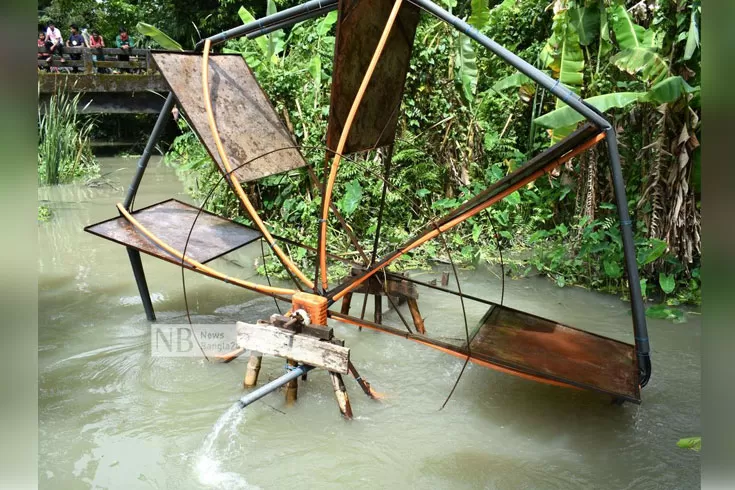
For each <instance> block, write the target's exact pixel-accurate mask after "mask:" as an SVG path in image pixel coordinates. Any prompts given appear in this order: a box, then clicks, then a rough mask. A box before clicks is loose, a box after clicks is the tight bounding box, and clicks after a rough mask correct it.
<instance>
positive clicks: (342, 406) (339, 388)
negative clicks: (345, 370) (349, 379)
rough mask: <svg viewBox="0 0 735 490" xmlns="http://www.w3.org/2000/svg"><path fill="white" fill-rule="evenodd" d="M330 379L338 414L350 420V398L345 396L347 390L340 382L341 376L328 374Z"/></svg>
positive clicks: (342, 382)
mask: <svg viewBox="0 0 735 490" xmlns="http://www.w3.org/2000/svg"><path fill="white" fill-rule="evenodd" d="M329 376H330V377H331V378H332V387H333V388H334V396H335V397H336V398H337V405H338V406H339V412H340V413H341V414H342V416H343V417H344V418H346V419H352V405H350V397H349V396H348V395H347V388H345V383H344V381H342V375H341V374H339V373H333V372H332V371H330V372H329Z"/></svg>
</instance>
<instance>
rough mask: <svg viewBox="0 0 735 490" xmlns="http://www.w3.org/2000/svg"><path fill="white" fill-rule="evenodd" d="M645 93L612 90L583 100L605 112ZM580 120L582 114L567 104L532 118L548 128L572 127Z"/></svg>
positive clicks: (620, 106) (626, 103)
mask: <svg viewBox="0 0 735 490" xmlns="http://www.w3.org/2000/svg"><path fill="white" fill-rule="evenodd" d="M645 94H646V93H645V92H614V93H610V94H604V95H597V96H595V97H590V98H588V99H585V102H588V103H589V104H591V105H593V106H594V107H595V108H597V109H599V110H600V111H602V112H605V111H608V110H610V109H612V108H618V109H622V108H623V107H626V106H628V105H630V104H632V103H634V102H637V101H638V100H639V99H640V98H641V97H643V96H644V95H645ZM580 121H584V116H582V115H581V114H579V113H578V112H577V111H575V110H574V109H572V108H571V107H569V106H564V107H561V108H559V109H556V110H553V111H551V112H549V113H546V114H544V115H543V116H540V117H537V118H536V119H534V122H535V123H536V124H538V125H540V126H543V127H545V128H549V129H559V128H568V127H571V128H572V129H574V125H575V124H577V123H578V122H580Z"/></svg>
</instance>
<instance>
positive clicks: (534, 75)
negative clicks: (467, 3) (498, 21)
mask: <svg viewBox="0 0 735 490" xmlns="http://www.w3.org/2000/svg"><path fill="white" fill-rule="evenodd" d="M408 1H409V2H410V3H412V4H414V5H416V6H417V7H419V8H422V9H424V10H425V11H427V12H428V13H430V14H431V15H433V16H435V17H437V18H438V19H440V20H443V21H444V22H446V23H447V24H449V25H451V26H453V27H454V28H455V29H457V30H458V31H459V32H461V33H462V34H464V35H466V36H467V37H469V38H471V39H474V40H475V41H477V42H478V43H480V44H481V45H482V46H484V47H485V48H487V49H489V50H490V51H492V52H493V53H495V54H496V55H498V56H499V57H500V58H501V59H503V60H504V61H505V62H507V63H508V64H510V65H511V66H513V67H514V68H516V69H517V70H518V71H520V72H521V73H523V74H524V75H526V76H527V77H529V78H530V79H532V80H533V81H535V82H536V83H538V84H539V85H541V86H542V87H544V88H546V89H547V90H548V91H549V92H551V93H552V94H554V95H555V96H557V97H559V98H560V99H561V100H563V101H564V102H566V103H567V104H568V105H569V106H571V107H572V109H574V110H575V111H577V112H578V113H580V114H581V115H582V116H584V117H585V118H586V119H587V120H589V121H590V122H592V123H594V124H595V125H597V126H599V127H600V128H601V129H607V128H610V127H611V125H610V122H609V121H608V120H607V119H605V117H603V116H602V114H601V113H600V112H599V111H597V109H595V108H594V107H592V106H590V105H589V104H587V103H585V102H584V101H583V100H582V99H581V98H580V97H579V95H577V94H576V93H574V92H573V91H572V90H571V89H570V88H569V87H567V86H565V85H564V84H562V83H561V82H560V81H559V80H554V79H553V78H551V77H550V76H549V75H547V74H546V73H544V72H542V71H541V70H539V69H538V68H536V67H535V66H533V65H532V64H530V63H528V62H527V61H526V60H524V59H523V58H520V57H519V56H517V55H516V54H514V53H512V52H510V51H508V50H507V49H506V48H504V47H503V46H501V45H500V44H498V43H496V42H495V41H493V40H492V39H490V38H489V37H487V36H486V35H484V34H482V33H481V32H480V31H478V30H477V29H475V28H474V27H472V26H471V25H469V24H468V23H466V22H465V21H463V20H462V19H460V18H459V17H456V16H454V15H452V14H450V13H449V12H447V11H446V10H444V9H443V8H441V7H440V6H438V5H437V4H435V3H434V2H432V1H431V0H408Z"/></svg>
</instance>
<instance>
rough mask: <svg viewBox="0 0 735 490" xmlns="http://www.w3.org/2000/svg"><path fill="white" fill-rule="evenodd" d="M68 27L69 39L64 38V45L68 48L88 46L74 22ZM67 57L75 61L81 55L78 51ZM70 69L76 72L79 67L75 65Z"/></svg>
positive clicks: (79, 58)
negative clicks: (69, 29) (69, 28)
mask: <svg viewBox="0 0 735 490" xmlns="http://www.w3.org/2000/svg"><path fill="white" fill-rule="evenodd" d="M70 27H71V34H70V35H69V39H67V40H66V45H67V46H68V47H70V48H88V47H89V46H87V40H86V39H84V36H82V35H81V33H80V32H79V27H77V25H76V24H72V25H71V26H70ZM69 57H70V58H71V59H72V60H77V61H78V60H81V59H82V55H81V54H78V53H72V54H70V55H69ZM72 71H74V72H78V71H79V68H78V67H76V66H75V67H74V68H73V70H72Z"/></svg>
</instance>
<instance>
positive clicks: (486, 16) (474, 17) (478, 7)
mask: <svg viewBox="0 0 735 490" xmlns="http://www.w3.org/2000/svg"><path fill="white" fill-rule="evenodd" d="M489 20H490V8H489V7H488V0H472V13H471V14H470V18H469V19H467V22H468V23H469V24H470V25H471V26H472V27H474V28H475V29H482V28H483V27H485V26H486V25H487V23H488V21H489Z"/></svg>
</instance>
